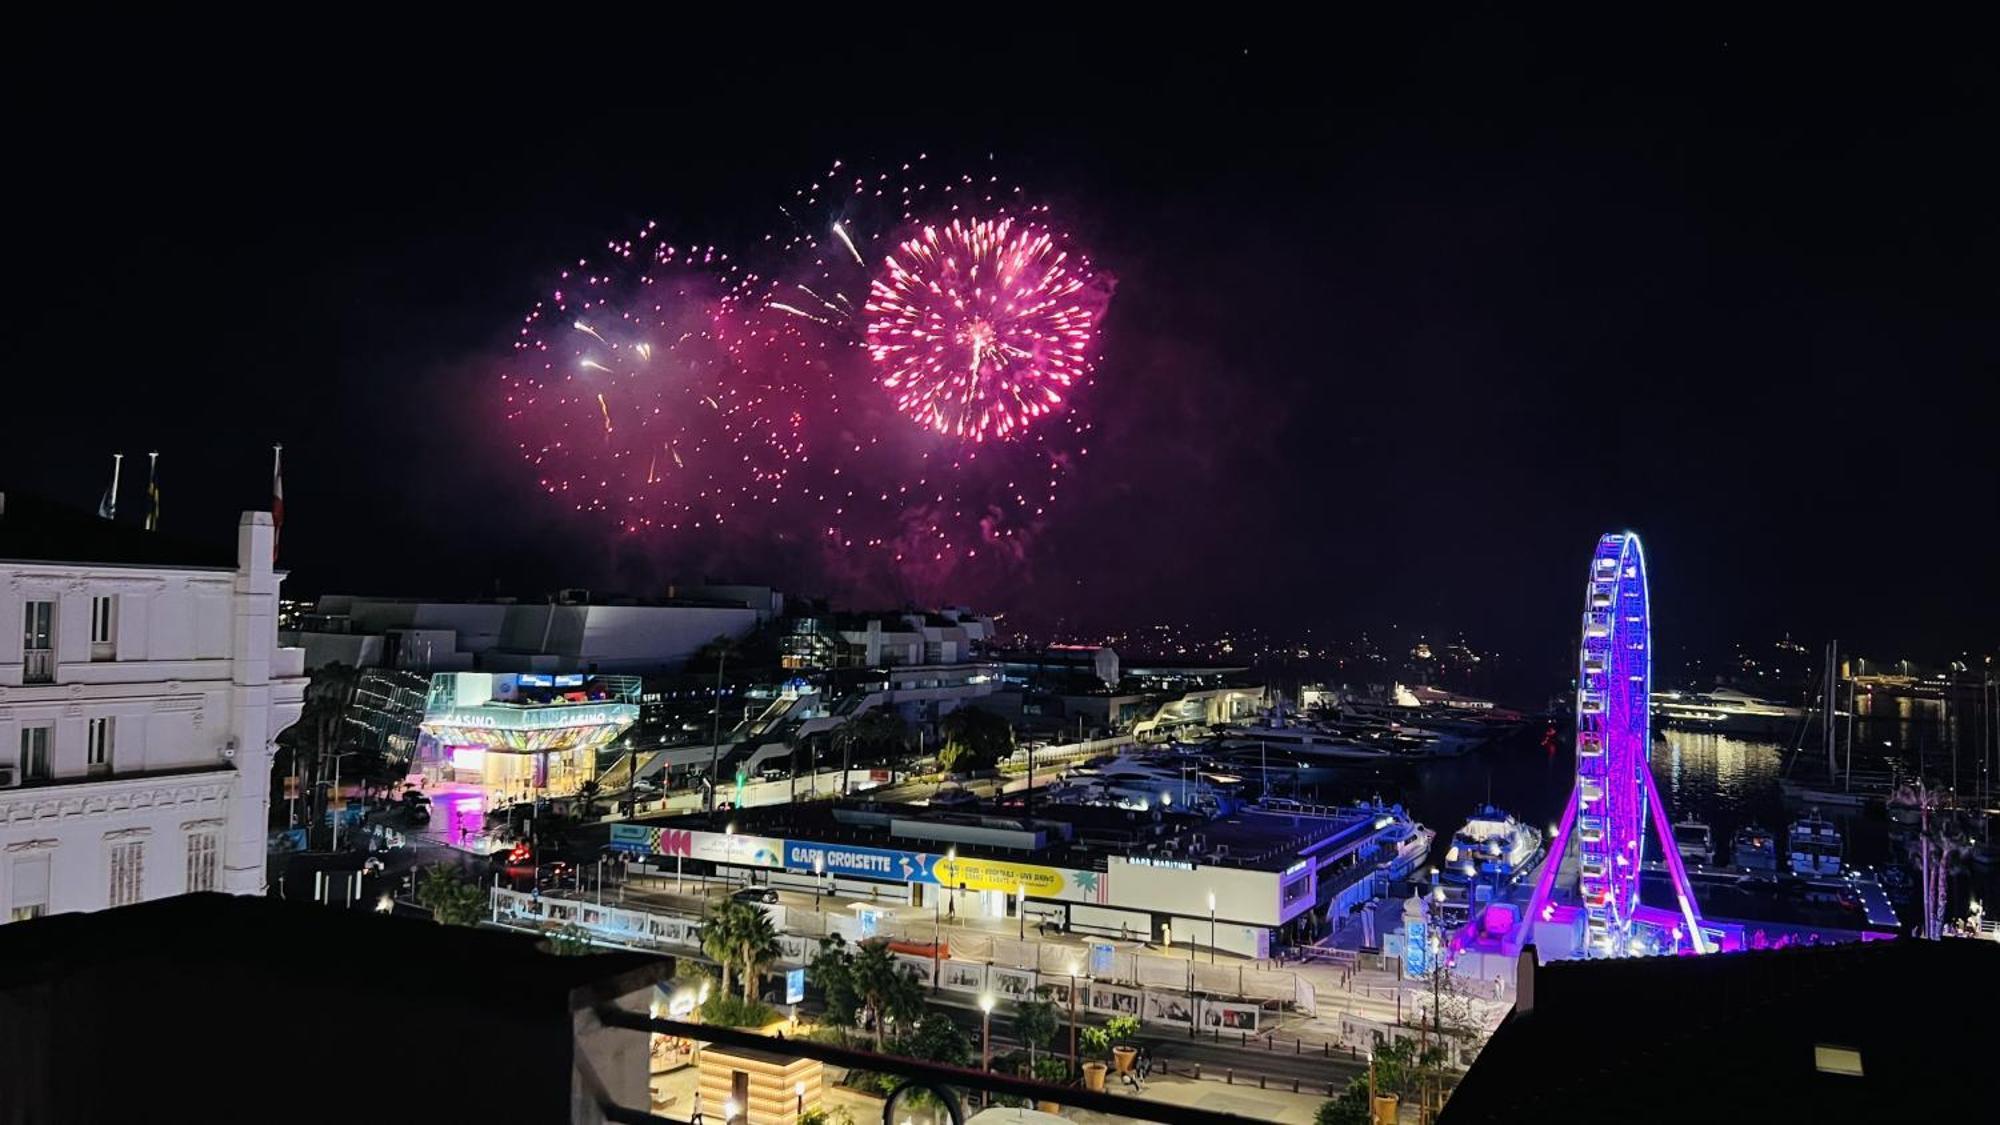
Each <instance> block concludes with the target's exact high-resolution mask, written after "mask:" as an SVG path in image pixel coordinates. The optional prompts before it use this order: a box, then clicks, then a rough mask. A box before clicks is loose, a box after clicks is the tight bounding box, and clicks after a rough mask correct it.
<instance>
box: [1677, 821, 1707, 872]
mask: <svg viewBox="0 0 2000 1125" xmlns="http://www.w3.org/2000/svg"><path fill="white" fill-rule="evenodd" d="M1674 848H1675V850H1677V851H1679V852H1680V853H1681V859H1682V860H1683V861H1685V862H1687V863H1699V864H1702V865H1703V866H1707V865H1708V864H1711V863H1714V862H1715V834H1714V833H1712V832H1710V831H1709V830H1708V824H1707V822H1705V821H1703V820H1702V819H1701V818H1700V817H1698V816H1690V817H1688V818H1687V819H1686V820H1680V821H1676V822H1674Z"/></svg>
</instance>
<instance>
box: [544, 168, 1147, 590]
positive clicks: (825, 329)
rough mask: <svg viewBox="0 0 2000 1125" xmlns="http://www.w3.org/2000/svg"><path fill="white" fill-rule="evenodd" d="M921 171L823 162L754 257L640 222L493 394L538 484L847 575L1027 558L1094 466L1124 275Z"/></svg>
mask: <svg viewBox="0 0 2000 1125" xmlns="http://www.w3.org/2000/svg"><path fill="white" fill-rule="evenodd" d="M934 171H935V169H934V168H932V167H931V166H930V165H929V164H928V163H927V162H926V161H925V160H924V159H923V158H919V160H918V161H917V162H915V163H913V164H905V165H902V166H900V167H899V168H898V169H896V170H893V171H883V172H875V173H861V172H857V171H854V170H852V169H846V168H843V166H842V165H840V164H835V165H834V167H833V168H832V169H831V170H830V171H829V172H828V174H827V175H826V176H825V177H822V178H821V180H819V181H817V182H815V183H813V184H811V185H810V186H808V187H806V188H802V189H800V190H799V191H798V192H796V193H795V194H794V196H793V198H792V199H791V201H790V203H789V204H788V205H787V206H786V207H784V208H782V209H781V211H782V213H783V215H784V216H785V218H786V220H787V222H788V223H789V224H790V227H791V229H790V232H789V233H788V234H784V235H777V234H774V235H771V236H767V238H766V239H765V242H764V244H763V246H762V247H761V251H760V253H761V256H758V257H756V258H755V264H754V268H753V267H748V266H743V265H739V264H738V263H735V262H732V261H729V260H728V259H727V258H725V257H724V256H722V255H719V254H717V253H715V252H713V251H709V250H702V251H698V252H694V251H687V250H681V251H678V252H676V251H675V250H674V249H673V248H671V247H667V246H663V245H660V244H659V242H658V238H657V235H656V234H655V228H654V227H653V226H651V225H649V226H648V227H647V229H646V231H645V232H644V233H643V234H642V236H641V237H640V238H639V239H637V240H635V241H631V242H614V243H612V244H611V245H610V246H609V247H608V249H609V250H610V251H611V254H610V257H609V258H608V259H606V262H605V264H604V265H602V266H597V267H594V268H593V267H592V266H591V265H589V264H585V263H580V264H579V265H578V266H577V267H576V268H574V269H573V270H571V271H568V272H567V273H566V274H565V275H564V277H563V278H562V283H563V284H562V287H560V288H559V290H558V291H557V292H555V293H554V294H553V295H552V296H551V297H550V298H548V299H546V300H544V301H543V302H542V303H540V304H538V305H537V306H536V307H535V309H534V311H533V312H531V313H530V314H529V315H528V317H527V319H526V323H525V324H524V326H523V328H522V331H521V336H520V339H519V340H518V341H517V343H516V351H517V360H528V361H532V362H529V363H520V362H517V364H516V367H515V369H514V373H513V374H510V375H509V376H508V383H507V390H508V396H507V401H508V413H509V417H510V419H511V420H512V421H514V422H515V423H517V424H518V425H519V426H520V427H522V428H523V430H524V432H525V433H527V434H529V435H531V436H530V437H527V438H526V439H524V440H522V441H521V443H520V444H521V450H522V452H523V454H524V455H525V456H526V457H527V458H528V460H529V461H530V462H532V463H533V464H534V465H535V466H536V467H537V468H538V470H540V471H541V472H542V473H543V474H544V476H543V480H542V484H543V487H544V488H546V489H547V490H548V491H550V492H551V493H553V494H555V495H558V496H560V497H562V498H563V499H564V500H566V501H567V502H568V503H570V505H571V506H572V507H574V508H576V509H578V510H581V511H593V512H595V511H601V512H608V513H611V514H612V515H614V516H615V517H616V518H617V520H618V524H619V526H620V527H621V528H622V529H625V530H629V531H644V530H648V529H661V530H665V531H674V532H680V533H687V532H689V531H691V530H693V529H697V528H700V529H707V530H709V531H712V530H713V529H714V528H715V527H716V525H722V524H726V526H727V527H729V528H731V529H733V530H732V531H731V532H730V533H729V536H730V538H731V540H737V539H741V538H742V537H743V535H742V533H743V532H744V531H745V530H746V528H747V527H757V528H765V529H767V530H768V531H769V532H770V533H771V535H772V536H783V535H785V534H788V533H790V532H793V531H809V532H810V534H811V536H812V538H814V539H816V540H817V541H818V542H819V543H820V544H821V545H822V546H823V547H824V548H826V549H827V550H828V554H829V558H828V562H829V565H831V566H833V567H835V568H837V569H844V570H846V571H848V572H849V573H850V574H856V575H858V574H859V572H861V571H867V570H871V569H874V568H873V567H871V565H870V564H869V562H868V560H870V559H878V560H881V562H883V563H893V564H894V565H893V566H892V567H890V568H888V569H889V571H890V572H891V573H892V574H893V575H894V576H895V578H896V579H897V580H905V579H910V578H911V577H912V576H913V574H914V573H916V572H918V571H922V572H923V573H924V574H926V575H928V576H930V577H931V578H934V579H936V580H937V581H939V582H941V581H942V580H943V579H944V578H945V577H948V576H950V575H951V574H952V573H953V572H954V571H958V570H962V569H963V568H964V567H966V566H968V565H973V560H985V559H998V560H1001V561H1002V562H1003V563H1004V562H1006V561H1007V560H1015V559H1019V558H1020V557H1022V555H1023V552H1024V541H1025V539H1026V537H1027V536H1029V535H1030V534H1031V533H1032V531H1033V529H1034V528H1035V527H1036V526H1037V525H1038V524H1039V522H1040V520H1041V519H1042V517H1043V516H1044V515H1045V513H1046V512H1047V511H1048V508H1049V506H1050V505H1051V504H1052V503H1053V502H1054V500H1055V495H1056V492H1057V489H1058V487H1059V485H1060V483H1061V482H1062V481H1063V480H1064V479H1065V478H1067V477H1068V476H1069V475H1070V474H1071V473H1072V472H1073V471H1074V470H1075V468H1076V465H1077V463H1078V461H1079V459H1080V458H1081V457H1083V456H1084V455H1085V454H1086V453H1087V435H1088V433H1089V431H1090V428H1091V427H1090V423H1089V421H1088V419H1087V416H1086V415H1084V414H1083V413H1082V412H1080V411H1079V410H1077V409H1076V402H1075V399H1076V398H1077V396H1078V394H1079V392H1081V391H1082V390H1084V389H1085V388H1087V387H1088V386H1089V383H1090V379H1091V375H1092V371H1093V367H1094V359H1095V357H1094V356H1093V355H1092V349H1093V348H1094V347H1095V344H1096V333H1097V328H1098V325H1099V324H1100V323H1101V322H1102V319H1103V313H1104V310H1105V308H1106V307H1107V305H1108V302H1109V300H1110V295H1111V287H1112V279H1111V278H1110V276H1109V274H1108V273H1106V272H1104V271H1101V270H1093V269H1092V267H1091V265H1090V263H1089V261H1088V259H1087V258H1086V257H1085V256H1084V255H1081V254H1079V253H1077V252H1076V251H1075V250H1073V249H1071V248H1070V247H1069V245H1068V242H1067V240H1066V239H1065V238H1064V237H1062V236H1061V235H1060V234H1059V233H1057V232H1056V230H1055V229H1054V228H1053V227H1052V226H1051V225H1050V223H1049V221H1048V214H1047V209H1046V208H1045V207H1039V206H1034V205H1029V204H1027V203H1026V202H1025V201H1024V200H1023V197H1022V193H1021V191H1020V189H1018V188H1003V187H1002V186H1001V184H1000V182H999V179H998V177H996V176H991V175H988V176H985V177H974V176H970V175H961V176H935V175H933V174H931V173H933V172H934ZM586 329H587V330H586ZM1057 420H1060V422H1061V424H1053V423H1055V422H1056V421H1057ZM753 512H754V513H760V514H761V515H762V516H764V517H767V518H765V519H763V520H762V522H751V521H749V520H748V517H749V516H750V515H751V514H752V513H753ZM768 538H769V537H767V541H768ZM674 542H676V543H682V542H685V539H684V538H677V539H676V540H675V541H674ZM857 580H859V579H858V578H857Z"/></svg>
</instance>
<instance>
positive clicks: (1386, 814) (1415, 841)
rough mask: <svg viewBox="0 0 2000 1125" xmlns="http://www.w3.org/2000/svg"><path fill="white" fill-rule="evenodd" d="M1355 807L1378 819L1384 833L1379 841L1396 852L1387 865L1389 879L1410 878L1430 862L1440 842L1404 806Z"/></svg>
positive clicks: (1377, 804) (1433, 833) (1379, 803)
mask: <svg viewBox="0 0 2000 1125" xmlns="http://www.w3.org/2000/svg"><path fill="white" fill-rule="evenodd" d="M1356 807H1357V808H1359V809H1360V810H1361V811H1362V812H1364V813H1369V814H1372V815H1373V816H1374V817H1375V823H1376V824H1377V825H1379V826H1380V827H1381V829H1382V835H1381V836H1380V837H1379V839H1380V841H1381V843H1382V845H1383V846H1384V847H1388V848H1393V849H1395V855H1394V857H1393V858H1390V859H1388V860H1387V862H1386V864H1385V870H1384V874H1386V875H1387V876H1388V877H1389V878H1390V879H1407V878H1409V877H1410V875H1411V874H1412V873H1413V872H1415V871H1416V870H1417V869H1418V868H1420V867H1422V866H1423V865H1424V861H1425V860H1427V859H1429V858H1430V855H1431V841H1432V840H1435V839H1436V838H1437V833H1435V832H1433V831H1431V830H1430V829H1429V828H1426V827H1424V826H1423V825H1421V824H1418V823H1417V822H1416V821H1415V820H1413V819H1411V817H1410V814H1409V813H1407V812H1405V811H1403V806H1401V805H1384V804H1382V803H1381V802H1380V801H1374V802H1364V803H1362V804H1360V805H1358V806H1356ZM1385 821H1386V822H1387V823H1384V822H1385Z"/></svg>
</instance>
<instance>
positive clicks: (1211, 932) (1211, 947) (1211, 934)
mask: <svg viewBox="0 0 2000 1125" xmlns="http://www.w3.org/2000/svg"><path fill="white" fill-rule="evenodd" d="M1208 963H1209V964H1211V965H1213V964H1215V892H1214V891H1210V892H1208Z"/></svg>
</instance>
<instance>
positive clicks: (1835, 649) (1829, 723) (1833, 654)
mask: <svg viewBox="0 0 2000 1125" xmlns="http://www.w3.org/2000/svg"><path fill="white" fill-rule="evenodd" d="M1839 660H1840V642H1839V641H1828V642H1827V645H1826V685H1825V686H1824V687H1823V688H1821V689H1820V696H1819V700H1820V740H1821V742H1823V743H1824V744H1825V746H1826V777H1827V780H1828V781H1831V780H1833V775H1834V774H1836V773H1838V772H1839V771H1838V770H1837V769H1835V768H1834V762H1833V713H1834V711H1835V710H1836V708H1835V706H1834V704H1835V702H1836V700H1837V698H1838V696H1837V692H1836V689H1835V688H1834V682H1835V681H1834V676H1835V675H1836V674H1837V672H1836V668H1835V665H1836V663H1837V662H1838V661H1839Z"/></svg>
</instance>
